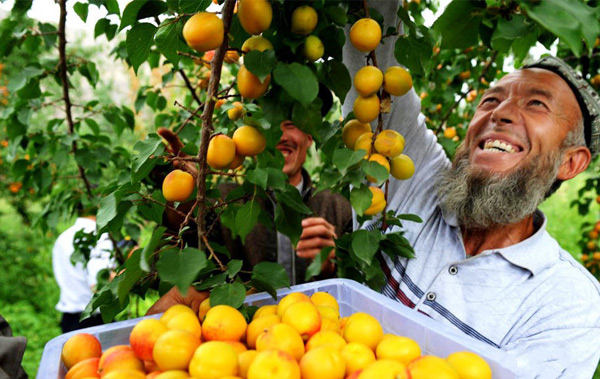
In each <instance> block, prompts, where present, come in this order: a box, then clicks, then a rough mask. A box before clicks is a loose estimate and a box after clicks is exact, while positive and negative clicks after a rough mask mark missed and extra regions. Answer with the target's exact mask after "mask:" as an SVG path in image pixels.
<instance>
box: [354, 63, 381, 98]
mask: <svg viewBox="0 0 600 379" xmlns="http://www.w3.org/2000/svg"><path fill="white" fill-rule="evenodd" d="M382 84H383V73H382V72H381V70H380V69H378V68H377V67H375V66H364V67H363V68H361V69H360V70H358V71H357V72H356V74H355V75H354V88H356V92H358V93H359V94H360V95H361V96H363V97H367V96H371V95H373V94H374V93H376V92H377V91H379V88H381V85H382Z"/></svg>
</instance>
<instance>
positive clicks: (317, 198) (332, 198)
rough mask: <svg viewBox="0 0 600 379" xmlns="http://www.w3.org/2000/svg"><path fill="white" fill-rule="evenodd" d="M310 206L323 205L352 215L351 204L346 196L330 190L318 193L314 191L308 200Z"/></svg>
mask: <svg viewBox="0 0 600 379" xmlns="http://www.w3.org/2000/svg"><path fill="white" fill-rule="evenodd" d="M307 202H308V203H309V204H315V205H323V206H334V207H339V208H340V209H343V210H347V211H348V212H350V213H352V208H351V206H350V202H349V201H348V199H346V198H345V197H344V196H342V195H340V194H339V193H335V192H331V191H330V190H328V189H325V190H321V191H318V192H316V191H315V190H314V189H313V193H312V194H311V196H310V197H309V198H308V200H307Z"/></svg>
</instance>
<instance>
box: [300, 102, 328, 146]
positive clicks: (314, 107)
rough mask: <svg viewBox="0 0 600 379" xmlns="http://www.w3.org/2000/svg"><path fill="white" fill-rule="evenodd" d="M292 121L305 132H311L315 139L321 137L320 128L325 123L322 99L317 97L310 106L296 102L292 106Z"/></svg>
mask: <svg viewBox="0 0 600 379" xmlns="http://www.w3.org/2000/svg"><path fill="white" fill-rule="evenodd" d="M292 122H293V123H294V125H295V126H296V127H297V128H298V129H300V130H302V131H303V132H304V133H308V134H310V135H311V136H313V138H315V139H317V138H319V134H318V130H319V127H320V126H321V124H322V123H323V118H322V117H321V100H320V99H317V100H316V101H315V102H313V103H312V104H310V105H309V106H304V105H303V104H301V103H295V104H294V106H293V108H292Z"/></svg>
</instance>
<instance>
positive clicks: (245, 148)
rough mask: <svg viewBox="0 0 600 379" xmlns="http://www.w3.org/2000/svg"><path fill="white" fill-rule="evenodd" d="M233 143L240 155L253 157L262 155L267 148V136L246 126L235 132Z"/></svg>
mask: <svg viewBox="0 0 600 379" xmlns="http://www.w3.org/2000/svg"><path fill="white" fill-rule="evenodd" d="M233 142H234V143H235V151H236V153H237V154H238V155H243V156H248V157H252V156H255V155H258V154H260V153H262V152H263V151H264V150H265V147H267V140H266V138H265V136H264V135H263V134H262V133H261V132H260V131H258V129H256V128H253V127H252V126H248V125H244V126H242V127H239V128H237V129H236V130H235V132H233Z"/></svg>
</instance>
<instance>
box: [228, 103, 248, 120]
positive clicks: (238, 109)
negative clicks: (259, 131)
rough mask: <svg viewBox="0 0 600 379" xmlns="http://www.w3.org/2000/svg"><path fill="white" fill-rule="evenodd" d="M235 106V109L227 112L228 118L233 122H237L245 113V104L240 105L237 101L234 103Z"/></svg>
mask: <svg viewBox="0 0 600 379" xmlns="http://www.w3.org/2000/svg"><path fill="white" fill-rule="evenodd" d="M233 105H234V107H233V108H231V109H228V110H227V117H229V119H230V120H231V121H236V120H237V119H238V118H240V117H241V116H242V113H243V112H244V104H242V103H240V102H239V101H236V102H235V103H233Z"/></svg>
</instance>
